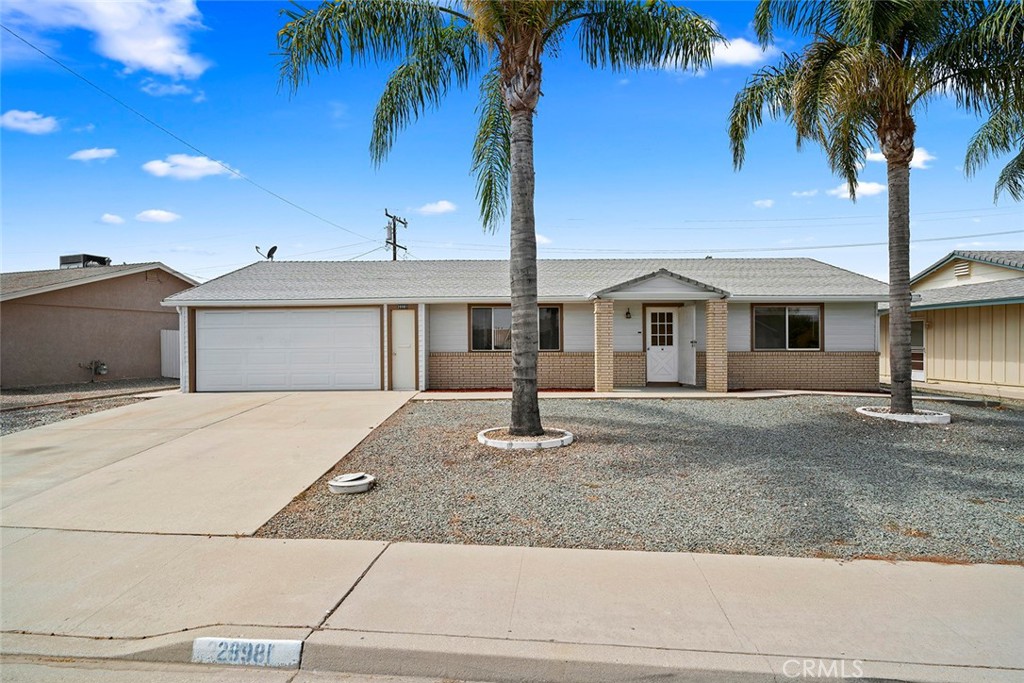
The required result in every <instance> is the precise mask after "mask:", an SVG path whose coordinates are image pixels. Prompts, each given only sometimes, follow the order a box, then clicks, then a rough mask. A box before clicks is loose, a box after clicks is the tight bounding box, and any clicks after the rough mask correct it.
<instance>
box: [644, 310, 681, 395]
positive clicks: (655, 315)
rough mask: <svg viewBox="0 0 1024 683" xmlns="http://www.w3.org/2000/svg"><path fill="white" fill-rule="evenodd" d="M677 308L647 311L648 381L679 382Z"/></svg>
mask: <svg viewBox="0 0 1024 683" xmlns="http://www.w3.org/2000/svg"><path fill="white" fill-rule="evenodd" d="M678 311H679V309H676V308H648V309H647V381H648V382H678V381H679V352H678V351H677V346H678V336H679V335H678V334H677V332H678V331H677V329H676V327H677V325H676V317H677V314H678Z"/></svg>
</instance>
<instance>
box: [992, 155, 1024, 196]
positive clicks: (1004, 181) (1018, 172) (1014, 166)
mask: <svg viewBox="0 0 1024 683" xmlns="http://www.w3.org/2000/svg"><path fill="white" fill-rule="evenodd" d="M1002 192H1006V193H1007V194H1009V195H1010V196H1011V197H1013V198H1014V199H1016V200H1017V201H1018V202H1020V201H1024V147H1022V148H1021V152H1020V153H1019V154H1018V155H1017V156H1015V157H1013V158H1012V159H1010V163H1008V164H1006V166H1004V167H1003V170H1002V171H1001V172H1000V173H999V178H998V179H997V180H996V189H995V194H994V195H993V198H994V199H996V200H998V199H999V195H1000V193H1002Z"/></svg>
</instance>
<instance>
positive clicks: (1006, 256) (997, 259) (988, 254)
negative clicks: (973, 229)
mask: <svg viewBox="0 0 1024 683" xmlns="http://www.w3.org/2000/svg"><path fill="white" fill-rule="evenodd" d="M953 254H954V255H956V256H959V257H960V258H966V259H971V260H974V261H984V262H985V263H994V264H996V265H997V266H1009V267H1010V268H1020V269H1021V270H1024V250H1021V251H954V252H953Z"/></svg>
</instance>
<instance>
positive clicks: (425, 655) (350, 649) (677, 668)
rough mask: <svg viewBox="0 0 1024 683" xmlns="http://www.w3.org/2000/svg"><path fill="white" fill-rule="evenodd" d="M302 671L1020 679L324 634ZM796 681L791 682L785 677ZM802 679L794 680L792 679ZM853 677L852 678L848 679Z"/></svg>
mask: <svg viewBox="0 0 1024 683" xmlns="http://www.w3.org/2000/svg"><path fill="white" fill-rule="evenodd" d="M301 669H302V670H310V671H346V672H351V673H357V674H369V675H378V676H411V677H424V678H441V679H445V680H448V679H454V680H467V681H474V680H475V681H488V682H491V683H622V682H624V681H648V680H659V681H673V682H680V683H689V682H693V683H698V682H699V683H717V682H722V683H725V682H728V683H754V682H758V683H760V682H761V681H772V682H773V683H777V682H778V681H784V680H791V679H792V680H800V681H822V682H824V681H835V680H837V679H842V678H865V679H869V680H875V681H884V680H892V681H901V682H908V681H914V682H917V683H978V682H979V681H991V682H992V683H1010V682H1011V681H1019V680H1020V679H1021V675H1022V673H1024V672H1022V671H1020V670H1016V669H993V668H987V667H972V666H948V665H941V664H938V665H932V664H917V663H905V662H877V661H863V660H856V659H854V658H852V657H851V658H849V659H844V660H838V659H832V658H815V657H813V656H812V655H794V656H784V655H783V656H780V655H760V654H755V653H744V652H708V651H700V650H672V649H664V648H647V647H627V646H617V645H593V644H586V643H558V642H538V641H522V640H500V639H490V638H466V637H454V636H436V635H422V634H397V633H378V632H366V631H338V630H330V629H328V630H322V631H317V632H315V633H313V634H312V635H311V636H310V637H309V638H308V639H307V640H306V644H305V647H304V650H303V655H302V667H301ZM787 674H788V675H787ZM794 674H795V675H794ZM842 674H845V675H842Z"/></svg>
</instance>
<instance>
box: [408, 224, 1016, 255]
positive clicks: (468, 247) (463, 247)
mask: <svg viewBox="0 0 1024 683" xmlns="http://www.w3.org/2000/svg"><path fill="white" fill-rule="evenodd" d="M1020 233H1024V230H1003V231H1000V232H980V233H975V234H972V235H952V236H949V237H928V238H924V239H917V240H911V242H910V243H911V244H919V243H921V242H952V241H955V240H962V239H969V238H972V237H995V236H998V235H1018V234H1020ZM414 243H415V244H424V245H427V244H439V245H442V246H449V243H447V242H425V241H416V242H414ZM887 244H888V242H858V243H851V244H822V245H809V246H801V247H751V248H748V249H737V248H729V249H725V248H716V249H662V248H657V247H655V248H651V249H587V248H574V247H543V246H542V247H538V249H539V250H542V251H546V252H556V253H574V254H582V253H586V254H652V253H656V254H733V253H747V252H752V251H756V252H762V251H815V250H820V249H856V248H861V247H884V246H886V245H887ZM458 248H459V251H495V250H501V251H506V247H503V246H499V245H489V244H460V245H458Z"/></svg>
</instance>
